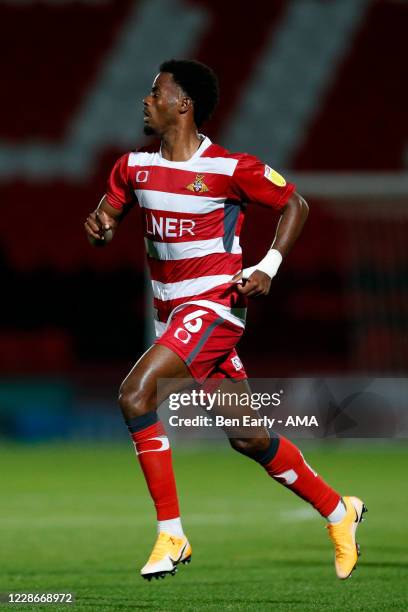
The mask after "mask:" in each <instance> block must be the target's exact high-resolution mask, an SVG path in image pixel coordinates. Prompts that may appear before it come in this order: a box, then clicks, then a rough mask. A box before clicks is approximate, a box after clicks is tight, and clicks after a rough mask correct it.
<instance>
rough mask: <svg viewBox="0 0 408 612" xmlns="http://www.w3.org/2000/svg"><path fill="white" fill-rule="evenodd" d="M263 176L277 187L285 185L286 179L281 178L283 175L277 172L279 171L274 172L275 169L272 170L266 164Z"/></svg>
mask: <svg viewBox="0 0 408 612" xmlns="http://www.w3.org/2000/svg"><path fill="white" fill-rule="evenodd" d="M264 176H265V178H267V179H268V181H271V183H273V184H274V185H277V186H278V187H285V186H286V181H285V179H284V178H283V176H282V175H281V174H279V172H276V170H274V169H273V168H271V167H270V166H267V165H266V164H265V171H264Z"/></svg>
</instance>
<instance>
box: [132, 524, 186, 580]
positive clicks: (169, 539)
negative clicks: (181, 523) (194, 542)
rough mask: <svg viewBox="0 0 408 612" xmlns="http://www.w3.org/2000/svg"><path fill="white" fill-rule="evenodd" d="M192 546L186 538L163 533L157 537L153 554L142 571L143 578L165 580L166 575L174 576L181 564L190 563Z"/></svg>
mask: <svg viewBox="0 0 408 612" xmlns="http://www.w3.org/2000/svg"><path fill="white" fill-rule="evenodd" d="M190 561H191V546H190V544H189V542H188V540H187V538H186V536H181V537H178V536H173V535H171V534H170V533H166V532H164V531H161V532H160V533H159V535H158V536H157V540H156V543H155V545H154V547H153V550H152V554H151V555H150V557H149V560H148V562H147V563H146V565H145V566H144V567H142V569H141V570H140V574H141V575H142V578H146V580H149V581H150V580H151V579H152V578H164V577H165V576H166V574H171V575H172V576H174V574H175V573H176V571H177V565H178V564H179V563H183V564H186V563H190Z"/></svg>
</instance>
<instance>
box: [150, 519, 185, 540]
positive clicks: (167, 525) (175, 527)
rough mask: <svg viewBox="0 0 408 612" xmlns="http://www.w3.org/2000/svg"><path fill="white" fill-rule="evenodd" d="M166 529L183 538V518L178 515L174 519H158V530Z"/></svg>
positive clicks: (167, 531)
mask: <svg viewBox="0 0 408 612" xmlns="http://www.w3.org/2000/svg"><path fill="white" fill-rule="evenodd" d="M161 531H165V532H166V533H169V534H170V535H173V536H177V537H178V538H181V536H183V535H184V532H183V527H182V525H181V518H180V517H179V516H178V517H177V518H174V519H169V520H167V521H158V523H157V532H158V533H160V532H161Z"/></svg>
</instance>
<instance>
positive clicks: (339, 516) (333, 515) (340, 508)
mask: <svg viewBox="0 0 408 612" xmlns="http://www.w3.org/2000/svg"><path fill="white" fill-rule="evenodd" d="M346 514H347V510H346V506H345V505H344V502H343V500H342V499H341V500H340V501H339V503H338V504H337V506H336V507H335V509H334V510H333V512H330V514H329V515H328V516H326V518H327V520H328V521H329V523H340V521H342V520H343V519H344V517H345V516H346Z"/></svg>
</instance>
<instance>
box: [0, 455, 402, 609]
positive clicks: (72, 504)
mask: <svg viewBox="0 0 408 612" xmlns="http://www.w3.org/2000/svg"><path fill="white" fill-rule="evenodd" d="M300 446H301V447H302V448H303V449H304V451H305V455H306V458H307V459H308V460H309V463H310V464H311V465H313V466H314V467H315V468H316V469H318V470H319V472H320V473H321V474H322V476H324V477H326V478H327V480H329V482H330V483H332V485H333V486H335V487H337V488H338V489H339V490H340V491H342V492H344V493H347V494H350V493H351V494H355V495H359V496H361V497H362V498H363V499H364V501H365V502H366V504H367V506H368V510H369V511H368V514H367V515H366V517H367V519H366V521H365V522H364V523H363V524H362V526H361V527H360V529H359V533H358V535H359V538H358V539H359V541H360V543H361V547H362V557H361V560H360V563H359V566H358V568H357V569H356V571H355V572H354V573H353V575H352V577H351V578H350V579H349V580H347V581H345V582H340V581H338V580H337V579H336V577H335V574H334V569H333V563H332V557H333V552H332V548H331V543H330V542H329V540H328V537H327V534H326V530H325V527H324V525H325V523H324V521H323V520H322V519H320V518H319V517H318V516H317V515H316V514H315V513H314V512H313V511H312V510H311V509H309V507H308V506H307V504H305V503H304V502H303V501H302V500H299V499H298V498H296V497H295V496H294V495H293V494H292V493H291V492H290V491H287V490H285V489H284V488H283V487H282V486H280V485H278V484H277V483H275V482H273V481H272V480H270V479H269V478H268V477H267V476H266V474H265V473H264V472H263V470H262V469H261V468H260V467H259V466H257V465H256V464H255V463H253V462H252V461H250V460H248V459H246V458H245V457H242V456H240V455H238V454H236V453H234V452H233V451H229V450H228V449H227V447H226V446H225V447H223V448H221V449H219V450H199V449H196V450H192V451H187V450H179V451H177V450H176V451H175V452H174V455H175V467H176V473H177V477H178V487H179V493H180V498H181V506H182V512H183V522H184V527H185V530H186V533H187V535H188V537H189V538H190V541H191V543H192V546H193V558H192V563H191V564H190V565H189V566H186V567H184V566H181V567H180V568H179V571H178V573H177V575H176V576H174V577H171V576H168V577H166V579H164V580H160V581H152V582H151V583H148V582H145V581H143V580H142V579H141V578H140V577H139V575H138V572H139V569H140V567H141V566H142V565H143V564H144V562H145V561H146V558H147V556H148V554H149V552H150V549H151V547H152V545H153V542H154V539H155V525H154V514H153V510H152V506H151V503H150V500H149V498H148V495H147V493H146V490H145V484H144V482H143V480H142V477H141V475H140V473H139V468H138V465H137V460H136V458H135V455H134V453H133V450H132V449H131V447H130V445H127V444H126V443H124V445H123V448H118V447H109V446H99V447H85V448H84V447H75V446H72V445H71V446H62V445H61V446H52V447H30V448H27V447H5V448H3V449H2V450H0V465H1V474H2V480H3V483H2V501H1V504H0V565H1V571H0V592H5V591H29V592H44V591H45V592H47V591H48V592H50V591H55V592H65V591H72V592H74V593H75V595H76V604H75V605H74V606H71V607H70V606H51V607H50V606H48V607H45V606H39V605H37V606H31V607H30V606H15V608H17V609H20V610H48V611H49V610H70V609H72V610H73V611H75V612H76V611H78V610H90V611H94V610H95V611H97V612H102V611H103V610H110V611H113V610H119V611H122V610H154V611H156V610H168V611H174V610H186V611H187V610H189V611H190V610H217V611H218V610H220V609H223V610H257V611H263V610H274V611H278V612H279V611H281V610H282V611H291V612H292V611H298V612H308V611H309V610H319V611H320V612H325V611H327V612H334V611H337V610H338V611H339V612H340V611H341V612H344V611H345V610H350V611H352V612H357V611H360V610H367V611H368V610H369V611H370V612H373V611H377V610H378V611H381V612H384V611H385V610H395V611H396V612H397V611H398V612H400V611H402V610H407V609H408V599H407V584H408V581H407V568H408V554H407V545H408V536H407V532H408V528H407V514H406V510H407V507H408V487H407V456H408V453H407V450H408V449H407V447H406V446H403V445H401V444H400V445H382V444H372V445H367V446H363V445H362V446H356V445H349V446H343V447H338V446H336V445H335V444H334V443H331V444H330V443H328V444H326V445H325V446H324V447H323V448H321V447H320V449H319V450H316V449H313V447H311V448H310V450H308V449H307V448H308V447H307V446H306V445H305V444H303V445H302V444H301V445H300Z"/></svg>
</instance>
